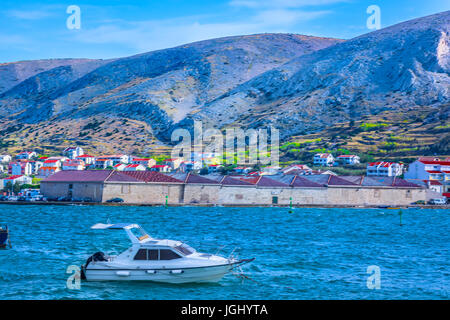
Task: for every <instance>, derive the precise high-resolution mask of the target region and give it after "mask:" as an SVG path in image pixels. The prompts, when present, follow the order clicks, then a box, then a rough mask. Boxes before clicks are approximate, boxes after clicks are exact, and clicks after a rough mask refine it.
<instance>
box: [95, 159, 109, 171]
mask: <svg viewBox="0 0 450 320" xmlns="http://www.w3.org/2000/svg"><path fill="white" fill-rule="evenodd" d="M94 167H95V169H106V168H108V167H114V163H113V161H112V160H111V159H105V158H96V159H95V163H94Z"/></svg>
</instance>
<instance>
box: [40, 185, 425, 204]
mask: <svg viewBox="0 0 450 320" xmlns="http://www.w3.org/2000/svg"><path fill="white" fill-rule="evenodd" d="M41 193H42V194H43V195H44V196H46V197H48V198H50V197H51V198H57V197H70V195H71V196H72V197H73V198H74V199H83V198H91V199H92V201H94V202H106V201H107V200H109V199H112V198H122V199H123V200H124V202H125V203H134V204H165V202H166V196H167V200H168V204H211V205H277V204H279V205H289V203H290V201H291V200H290V199H291V198H292V204H293V205H351V206H352V205H356V206H364V205H375V206H376V205H410V204H411V203H413V202H415V201H418V200H426V198H427V190H426V189H422V188H398V187H360V186H358V187H354V186H328V187H322V188H306V187H305V188H292V187H257V186H227V185H212V184H189V183H188V184H170V183H135V182H131V183H130V182H106V183H100V182H99V183H86V182H83V183H80V182H74V183H65V182H64V183H63V182H47V183H45V182H43V183H41Z"/></svg>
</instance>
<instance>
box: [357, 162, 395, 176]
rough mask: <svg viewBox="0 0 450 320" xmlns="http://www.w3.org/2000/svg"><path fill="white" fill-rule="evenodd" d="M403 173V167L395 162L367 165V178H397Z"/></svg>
mask: <svg viewBox="0 0 450 320" xmlns="http://www.w3.org/2000/svg"><path fill="white" fill-rule="evenodd" d="M402 173H403V165H402V164H400V163H396V162H385V161H378V162H371V163H369V164H368V165H367V169H366V174H367V176H377V177H398V176H400V175H401V174H402Z"/></svg>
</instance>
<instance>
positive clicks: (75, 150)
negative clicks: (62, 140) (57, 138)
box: [63, 147, 84, 159]
mask: <svg viewBox="0 0 450 320" xmlns="http://www.w3.org/2000/svg"><path fill="white" fill-rule="evenodd" d="M83 154H84V151H83V148H81V147H68V148H66V149H64V151H63V155H64V156H66V157H68V158H69V159H75V158H76V157H79V156H81V155H83Z"/></svg>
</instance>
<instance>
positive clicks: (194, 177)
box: [184, 172, 218, 184]
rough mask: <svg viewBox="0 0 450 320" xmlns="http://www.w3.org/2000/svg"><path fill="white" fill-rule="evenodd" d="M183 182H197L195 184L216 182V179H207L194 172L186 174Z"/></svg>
mask: <svg viewBox="0 0 450 320" xmlns="http://www.w3.org/2000/svg"><path fill="white" fill-rule="evenodd" d="M184 182H185V183H194V184H195V183H197V184H218V182H217V181H214V180H210V179H207V178H205V177H202V176H198V175H196V174H192V173H190V172H189V173H188V174H187V176H186V179H185V180H184Z"/></svg>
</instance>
